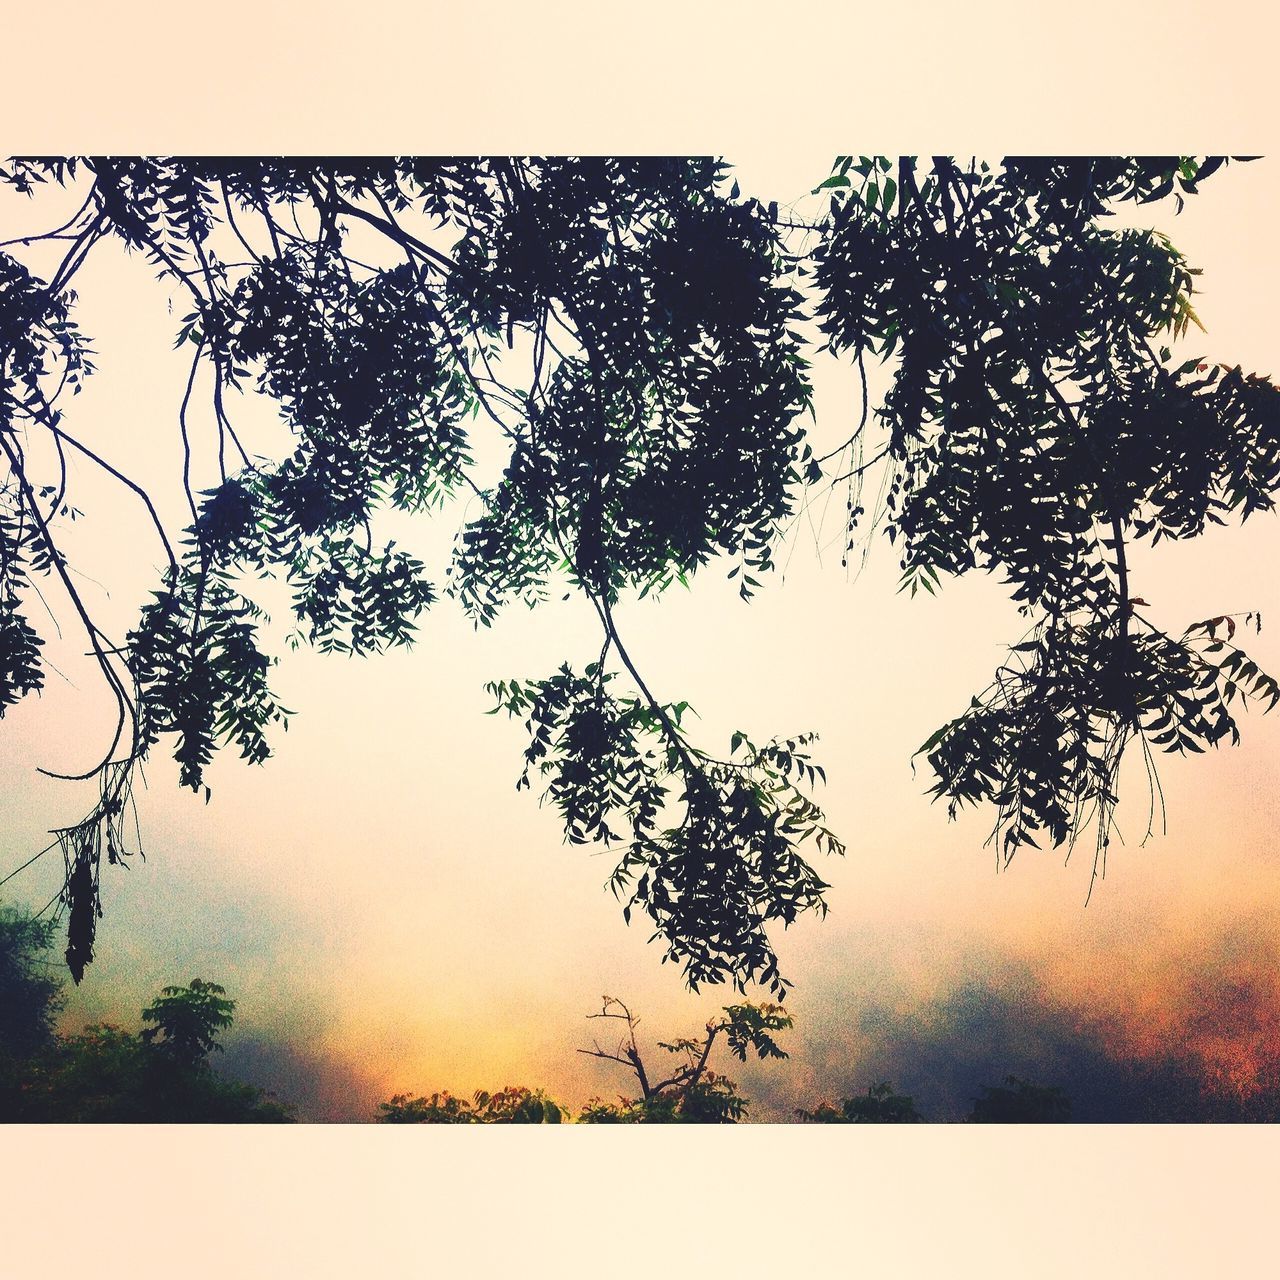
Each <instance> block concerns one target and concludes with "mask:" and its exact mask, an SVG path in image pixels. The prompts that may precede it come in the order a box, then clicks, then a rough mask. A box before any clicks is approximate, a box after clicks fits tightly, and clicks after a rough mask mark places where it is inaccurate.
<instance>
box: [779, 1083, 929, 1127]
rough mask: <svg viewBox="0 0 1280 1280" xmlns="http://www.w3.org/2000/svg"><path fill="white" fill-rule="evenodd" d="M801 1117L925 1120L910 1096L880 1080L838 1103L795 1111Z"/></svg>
mask: <svg viewBox="0 0 1280 1280" xmlns="http://www.w3.org/2000/svg"><path fill="white" fill-rule="evenodd" d="M796 1114H797V1115H798V1116H799V1117H800V1119H801V1120H807V1121H809V1122H810V1123H812V1124H920V1123H921V1122H922V1121H923V1120H924V1116H922V1115H921V1114H920V1113H919V1112H918V1111H917V1110H916V1104H915V1102H914V1100H913V1099H911V1098H909V1097H907V1096H906V1094H901V1093H895V1092H894V1091H893V1085H891V1084H889V1083H888V1082H887V1081H884V1080H882V1081H881V1082H880V1083H879V1084H873V1085H870V1086H868V1088H867V1091H866V1093H865V1094H862V1095H860V1096H858V1097H856V1098H845V1099H843V1100H842V1101H841V1102H840V1103H839V1105H838V1106H832V1105H831V1104H830V1103H828V1102H824V1103H821V1104H820V1105H819V1106H817V1107H815V1108H814V1110H812V1111H804V1110H801V1111H798V1112H797V1113H796Z"/></svg>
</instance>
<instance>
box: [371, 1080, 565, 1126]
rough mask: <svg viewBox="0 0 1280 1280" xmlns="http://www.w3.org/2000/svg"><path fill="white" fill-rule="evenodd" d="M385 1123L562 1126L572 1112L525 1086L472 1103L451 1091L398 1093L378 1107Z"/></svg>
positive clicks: (479, 1097) (481, 1096)
mask: <svg viewBox="0 0 1280 1280" xmlns="http://www.w3.org/2000/svg"><path fill="white" fill-rule="evenodd" d="M378 1112H379V1115H378V1120H379V1122H380V1123H382V1124H559V1123H560V1122H561V1121H562V1120H564V1119H566V1118H567V1116H568V1112H567V1111H566V1110H565V1109H564V1107H562V1106H561V1105H560V1104H559V1103H557V1102H552V1100H551V1099H550V1098H548V1097H547V1096H546V1094H544V1093H543V1092H542V1090H541V1089H539V1090H537V1091H536V1092H535V1091H532V1090H529V1089H526V1088H524V1087H523V1086H512V1087H509V1088H506V1089H500V1090H499V1091H498V1092H497V1093H485V1092H484V1091H483V1090H481V1091H480V1092H478V1093H476V1094H475V1095H474V1096H473V1098H472V1100H471V1101H470V1102H468V1101H467V1100H466V1099H465V1098H457V1097H454V1095H453V1094H451V1093H449V1092H448V1091H447V1090H446V1091H445V1092H443V1093H433V1094H432V1095H431V1096H430V1097H429V1098H428V1097H411V1096H410V1095H409V1094H407V1093H398V1094H396V1096H395V1097H394V1098H392V1099H391V1100H390V1101H389V1102H380V1103H379V1104H378Z"/></svg>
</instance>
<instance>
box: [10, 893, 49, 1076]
mask: <svg viewBox="0 0 1280 1280" xmlns="http://www.w3.org/2000/svg"><path fill="white" fill-rule="evenodd" d="M54 933H55V926H54V924H53V922H52V921H51V920H48V919H39V918H37V917H35V916H33V915H31V914H30V913H29V912H26V911H22V910H20V909H18V908H16V907H0V1058H10V1059H20V1058H26V1057H29V1056H30V1055H31V1054H33V1053H35V1052H37V1051H38V1050H40V1049H43V1048H45V1047H47V1046H48V1045H49V1044H50V1043H51V1041H52V1039H53V1028H54V1020H55V1018H56V1017H57V1015H58V1011H59V1010H60V1009H61V1007H62V984H61V982H60V981H59V979H58V977H57V975H56V974H55V972H54V971H53V967H52V964H51V961H50V952H51V950H52V948H53V945H54Z"/></svg>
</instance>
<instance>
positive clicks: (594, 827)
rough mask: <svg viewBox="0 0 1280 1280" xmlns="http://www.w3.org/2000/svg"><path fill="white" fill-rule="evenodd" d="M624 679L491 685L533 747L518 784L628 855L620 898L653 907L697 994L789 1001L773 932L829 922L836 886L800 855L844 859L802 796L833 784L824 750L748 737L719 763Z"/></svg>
mask: <svg viewBox="0 0 1280 1280" xmlns="http://www.w3.org/2000/svg"><path fill="white" fill-rule="evenodd" d="M612 680H613V677H612V673H610V672H607V671H605V670H603V668H602V667H601V666H600V665H599V664H596V663H593V664H590V665H588V666H587V668H586V670H585V672H584V673H583V674H582V675H578V674H576V673H575V672H573V671H572V670H571V669H570V668H569V667H568V666H567V665H566V666H565V667H562V668H561V670H560V671H559V672H557V673H556V674H555V675H554V676H551V677H548V678H547V679H545V680H540V681H532V682H524V683H521V682H520V681H518V680H511V681H501V682H499V683H496V684H492V685H490V686H489V689H490V692H491V693H493V694H494V696H495V697H496V698H497V701H498V705H497V707H496V708H495V710H504V711H506V712H507V713H508V714H509V715H512V716H516V717H519V718H521V719H523V720H524V722H525V727H526V729H527V730H528V732H529V735H530V743H529V747H528V748H527V750H526V751H525V769H524V773H523V775H522V776H521V778H520V782H519V784H518V785H520V786H529V785H531V775H532V774H535V773H536V774H537V775H539V776H540V777H541V778H542V779H543V780H544V781H545V783H546V792H545V796H546V798H547V799H548V800H550V801H551V802H552V803H553V804H555V806H556V808H557V809H558V810H559V811H560V815H561V818H562V819H563V822H564V828H565V832H566V834H567V837H568V839H569V840H570V841H572V842H573V843H577V844H585V843H589V842H598V843H600V844H603V845H605V846H606V847H609V846H612V845H615V844H616V845H619V846H620V847H621V857H620V859H619V861H618V864H617V866H616V868H615V869H614V872H613V874H612V876H611V877H610V879H609V885H610V888H611V889H612V890H613V892H614V894H615V895H616V896H618V897H620V898H623V899H624V901H625V907H624V914H625V915H626V917H627V918H628V919H630V916H631V912H632V910H633V909H635V908H636V907H639V908H640V909H641V910H643V911H644V912H645V914H646V915H647V916H648V917H649V918H650V919H651V920H652V921H653V923H654V925H655V929H656V931H655V933H654V937H655V938H660V939H661V940H662V941H663V943H664V944H665V945H666V953H665V955H664V960H665V959H670V960H673V961H677V962H679V963H681V964H682V965H683V966H684V971H685V975H686V977H687V980H688V982H689V984H690V986H692V987H693V988H694V989H695V990H696V989H697V987H698V985H699V984H701V983H704V982H712V983H714V982H721V981H723V980H724V979H725V978H726V977H728V978H732V979H733V980H735V981H736V982H738V983H739V984H743V983H745V982H746V981H748V980H755V981H757V982H760V983H762V984H766V985H768V986H769V987H771V988H772V989H773V990H774V991H775V992H776V993H778V994H779V995H781V994H782V993H783V992H784V991H785V989H786V985H787V984H786V982H785V980H784V979H783V978H782V977H781V976H780V975H779V973H778V965H777V957H776V955H775V954H774V951H773V948H772V945H771V944H770V942H769V938H768V935H767V933H766V932H765V927H766V926H767V925H768V924H770V923H772V922H774V921H780V922H781V923H782V924H783V925H784V926H785V925H788V924H790V923H791V922H792V921H794V920H795V919H796V917H797V916H798V915H799V914H800V913H801V912H802V911H806V910H815V909H816V910H818V911H822V910H824V906H823V902H822V891H823V890H824V889H825V888H826V885H825V884H824V883H823V881H822V880H820V879H819V878H818V876H817V874H816V873H815V872H814V870H813V868H812V867H811V866H810V865H809V864H808V863H807V862H805V860H804V858H803V857H802V856H801V854H800V852H799V849H800V847H801V846H802V845H803V844H804V843H805V842H806V841H808V842H810V843H811V844H812V845H813V846H814V847H815V848H817V849H819V850H822V851H824V852H837V853H838V852H843V846H842V845H841V844H840V842H839V840H837V839H836V837H835V836H834V835H832V834H831V832H830V831H828V830H827V828H826V827H825V826H823V825H822V812H821V810H820V809H819V808H818V807H817V806H816V805H815V804H814V803H813V802H812V801H811V800H810V799H809V798H808V797H807V796H806V795H805V794H804V792H802V791H801V790H800V785H799V784H801V783H806V784H808V785H812V784H813V783H814V782H816V781H817V780H818V779H819V778H821V777H822V770H821V769H820V767H818V766H816V765H814V764H812V763H811V762H810V759H809V756H808V754H807V752H806V750H805V748H806V747H807V746H808V743H809V741H810V738H809V737H807V736H806V737H800V738H795V739H787V740H784V741H781V742H770V743H767V744H765V745H764V746H760V747H757V746H755V745H754V744H753V743H751V742H750V741H749V740H748V739H747V738H746V737H745V735H743V734H734V736H733V739H732V742H731V752H730V756H729V758H728V759H726V760H718V759H714V758H712V757H710V756H708V755H707V754H706V753H705V752H702V751H699V750H698V749H697V748H696V747H694V746H693V745H692V744H691V743H690V742H689V740H688V739H687V737H686V736H685V734H684V731H683V729H682V727H681V726H682V721H683V719H684V717H685V715H686V714H687V713H688V710H689V708H688V706H687V704H684V703H676V704H671V705H658V704H656V703H652V702H650V701H646V700H645V699H643V698H640V697H619V696H617V695H616V694H615V693H614V692H613V691H612V688H611V685H612Z"/></svg>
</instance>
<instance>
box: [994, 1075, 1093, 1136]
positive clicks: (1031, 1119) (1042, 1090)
mask: <svg viewBox="0 0 1280 1280" xmlns="http://www.w3.org/2000/svg"><path fill="white" fill-rule="evenodd" d="M968 1118H969V1120H970V1122H971V1123H973V1124H1064V1123H1066V1122H1067V1121H1068V1120H1070V1119H1071V1099H1070V1098H1069V1097H1068V1096H1067V1095H1066V1094H1065V1093H1064V1092H1063V1091H1062V1090H1061V1089H1059V1088H1056V1087H1048V1088H1046V1087H1045V1086H1044V1085H1037V1084H1032V1083H1030V1081H1027V1080H1020V1079H1019V1078H1018V1077H1017V1076H1006V1077H1005V1079H1004V1083H1003V1084H1000V1085H991V1084H989V1085H983V1087H982V1096H981V1097H980V1098H976V1099H975V1100H974V1103H973V1110H972V1111H971V1112H970V1113H969V1117H968Z"/></svg>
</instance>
